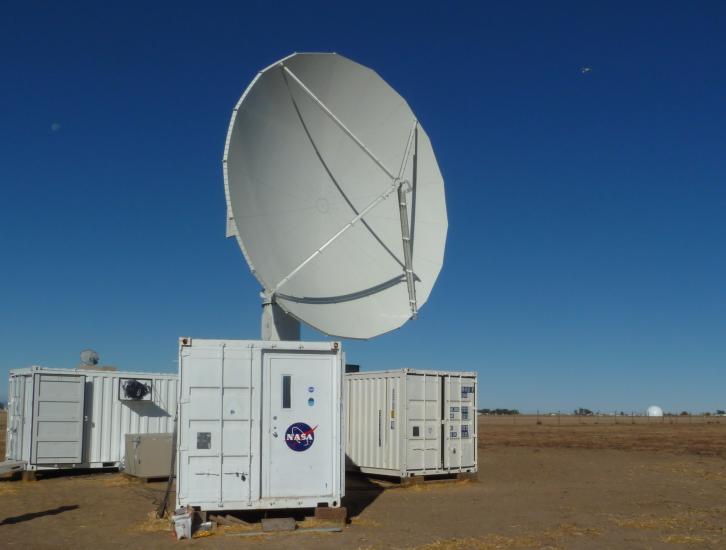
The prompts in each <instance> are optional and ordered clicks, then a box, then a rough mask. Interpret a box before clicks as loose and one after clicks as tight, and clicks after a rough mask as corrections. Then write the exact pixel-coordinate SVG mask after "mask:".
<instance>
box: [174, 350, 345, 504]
mask: <svg viewBox="0 0 726 550" xmlns="http://www.w3.org/2000/svg"><path fill="white" fill-rule="evenodd" d="M343 364H344V361H343V353H342V351H341V349H340V344H339V343H338V342H294V341H250V340H200V339H193V338H181V339H180V345H179V391H180V394H179V423H178V426H179V432H178V433H179V443H178V455H177V458H178V459H177V484H178V485H177V505H178V506H194V507H198V508H200V509H201V510H246V509H247V510H251V509H273V508H312V507H316V506H330V507H337V506H340V500H341V498H342V497H343V494H344V486H345V484H344V479H343V476H344V473H345V472H344V452H343V443H342V430H343V426H342V421H343V406H342V403H343V401H342V376H343Z"/></svg>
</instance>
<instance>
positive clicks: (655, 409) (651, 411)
mask: <svg viewBox="0 0 726 550" xmlns="http://www.w3.org/2000/svg"><path fill="white" fill-rule="evenodd" d="M645 416H663V409H661V408H660V407H659V406H657V405H651V406H650V407H648V410H647V411H645Z"/></svg>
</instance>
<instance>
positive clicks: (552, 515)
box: [0, 417, 726, 550]
mask: <svg viewBox="0 0 726 550" xmlns="http://www.w3.org/2000/svg"><path fill="white" fill-rule="evenodd" d="M562 420H564V417H563V419H560V424H557V423H555V422H552V421H551V419H547V421H546V422H542V423H541V424H537V423H536V421H535V420H528V419H526V418H522V417H519V418H518V419H517V421H516V422H512V421H511V419H501V418H495V419H493V418H488V417H482V418H481V419H480V422H479V441H480V454H479V479H478V481H471V482H469V481H456V482H447V483H434V484H429V485H423V486H413V487H408V488H401V487H399V486H397V485H391V484H384V485H385V486H381V484H379V483H374V482H371V481H369V480H367V479H365V478H361V477H355V476H354V477H350V478H349V479H348V481H347V496H346V499H345V500H346V502H345V504H346V505H347V506H348V508H349V510H350V513H351V516H352V519H351V522H350V523H349V524H348V525H347V526H346V527H345V529H344V531H343V532H342V533H325V534H313V533H303V532H296V533H293V534H285V535H282V534H274V535H267V536H264V537H261V536H260V537H244V538H243V537H240V536H239V535H234V534H232V533H229V534H228V533H224V532H219V533H216V534H214V535H212V536H209V537H206V538H200V539H195V540H191V541H181V542H176V541H175V540H173V538H172V537H171V534H170V532H169V531H168V530H167V529H168V527H167V525H166V524H165V523H164V522H162V521H155V520H152V519H150V516H149V514H150V513H152V511H153V509H154V506H155V503H156V502H158V499H159V498H160V497H161V495H162V494H163V490H164V485H163V484H161V483H150V484H141V483H138V482H134V481H129V480H127V479H126V478H124V477H123V476H121V475H120V474H117V473H102V474H91V475H74V476H54V477H51V478H46V479H41V480H40V481H37V482H19V481H0V546H2V547H3V548H8V549H12V548H22V549H24V550H25V549H30V548H33V549H35V548H39V549H42V548H94V549H103V548H116V547H125V548H183V547H195V548H200V549H213V548H214V549H216V548H220V549H223V548H238V547H241V546H244V547H247V548H286V547H291V546H293V545H294V546H295V547H296V548H302V549H306V548H310V549H313V548H320V549H334V548H351V549H361V550H373V549H386V548H401V549H416V550H463V549H469V548H471V549H478V550H483V549H495V548H507V549H508V548H567V549H569V548H573V549H580V548H582V549H585V548H587V549H591V548H595V549H598V548H644V549H645V548H671V549H673V548H726V531H725V529H726V424H724V423H723V422H720V421H713V422H712V423H707V422H706V421H705V420H704V421H702V422H695V421H694V422H691V423H679V424H670V423H667V422H660V423H643V422H636V423H635V424H632V423H619V424H614V423H612V422H611V423H608V422H605V421H599V422H598V423H595V420H591V419H590V420H588V421H586V423H578V422H570V421H569V420H568V421H567V422H563V421H562ZM540 422H541V420H540ZM305 526H315V523H314V522H310V521H307V522H302V523H301V527H305Z"/></svg>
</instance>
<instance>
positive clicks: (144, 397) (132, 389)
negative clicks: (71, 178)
mask: <svg viewBox="0 0 726 550" xmlns="http://www.w3.org/2000/svg"><path fill="white" fill-rule="evenodd" d="M153 387H154V386H153V381H152V379H151V378H121V379H120V380H119V384H118V398H119V399H120V400H121V401H151V400H152V390H153Z"/></svg>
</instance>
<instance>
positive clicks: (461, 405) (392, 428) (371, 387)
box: [345, 369, 477, 477]
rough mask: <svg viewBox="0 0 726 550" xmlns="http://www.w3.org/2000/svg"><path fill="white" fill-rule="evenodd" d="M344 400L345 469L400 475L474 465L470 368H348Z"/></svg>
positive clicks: (445, 471)
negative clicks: (363, 369) (373, 370)
mask: <svg viewBox="0 0 726 550" xmlns="http://www.w3.org/2000/svg"><path fill="white" fill-rule="evenodd" d="M345 403H346V427H347V437H346V459H347V460H346V461H347V467H348V468H349V469H351V470H357V471H362V472H365V473H374V474H382V475H393V476H400V477H409V476H413V475H424V476H426V475H439V474H451V473H460V472H474V471H476V469H477V465H476V463H477V448H476V443H477V432H476V373H474V372H442V371H425V370H418V369H400V370H393V371H380V372H362V373H349V374H346V375H345Z"/></svg>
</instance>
